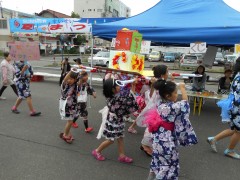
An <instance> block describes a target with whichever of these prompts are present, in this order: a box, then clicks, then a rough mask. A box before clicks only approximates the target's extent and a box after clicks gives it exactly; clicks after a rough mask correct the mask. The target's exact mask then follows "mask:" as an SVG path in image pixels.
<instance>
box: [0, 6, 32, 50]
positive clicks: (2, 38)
mask: <svg viewBox="0 0 240 180" xmlns="http://www.w3.org/2000/svg"><path fill="white" fill-rule="evenodd" d="M33 17H35V15H31V14H26V13H22V12H18V11H14V10H11V9H7V8H1V17H0V50H1V51H8V50H9V49H8V45H7V43H8V42H10V41H13V40H14V39H15V37H13V36H11V32H10V26H9V19H11V18H33Z"/></svg>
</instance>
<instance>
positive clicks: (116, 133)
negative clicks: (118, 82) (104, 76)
mask: <svg viewBox="0 0 240 180" xmlns="http://www.w3.org/2000/svg"><path fill="white" fill-rule="evenodd" d="M107 107H108V114H107V118H106V122H105V125H104V127H103V134H102V136H103V137H105V138H106V139H109V140H112V141H114V140H115V139H117V138H120V137H124V134H123V133H124V128H125V122H124V120H123V116H125V115H129V114H131V113H133V112H135V111H137V110H138V105H137V103H136V101H135V98H134V96H133V94H132V93H131V91H128V93H126V92H125V93H124V95H123V94H121V93H119V94H116V95H114V97H113V98H108V99H107Z"/></svg>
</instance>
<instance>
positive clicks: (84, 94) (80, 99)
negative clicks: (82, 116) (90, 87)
mask: <svg viewBox="0 0 240 180" xmlns="http://www.w3.org/2000/svg"><path fill="white" fill-rule="evenodd" d="M77 102H78V103H82V102H87V88H86V87H85V88H84V90H81V91H80V92H79V93H78V98H77Z"/></svg>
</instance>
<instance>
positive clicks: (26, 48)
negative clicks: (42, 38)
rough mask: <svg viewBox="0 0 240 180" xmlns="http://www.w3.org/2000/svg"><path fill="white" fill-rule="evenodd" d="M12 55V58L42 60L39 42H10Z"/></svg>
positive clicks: (17, 59) (15, 59) (16, 59)
mask: <svg viewBox="0 0 240 180" xmlns="http://www.w3.org/2000/svg"><path fill="white" fill-rule="evenodd" d="M8 46H9V47H10V55H11V57H12V60H14V61H19V60H40V50H39V43H38V42H20V41H16V42H9V43H8Z"/></svg>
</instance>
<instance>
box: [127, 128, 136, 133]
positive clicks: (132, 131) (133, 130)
mask: <svg viewBox="0 0 240 180" xmlns="http://www.w3.org/2000/svg"><path fill="white" fill-rule="evenodd" d="M128 132H129V133H132V134H137V130H136V129H134V128H128Z"/></svg>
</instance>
